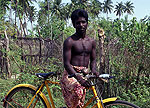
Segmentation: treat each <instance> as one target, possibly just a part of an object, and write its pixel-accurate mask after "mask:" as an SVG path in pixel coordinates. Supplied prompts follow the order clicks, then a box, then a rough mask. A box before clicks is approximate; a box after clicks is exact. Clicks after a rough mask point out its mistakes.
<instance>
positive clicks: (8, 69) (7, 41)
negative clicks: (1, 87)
mask: <svg viewBox="0 0 150 108" xmlns="http://www.w3.org/2000/svg"><path fill="white" fill-rule="evenodd" d="M4 33H5V38H6V71H7V72H8V78H10V77H11V74H12V73H11V72H10V63H9V59H8V55H7V53H8V52H9V38H8V36H7V32H6V30H5V31H4Z"/></svg>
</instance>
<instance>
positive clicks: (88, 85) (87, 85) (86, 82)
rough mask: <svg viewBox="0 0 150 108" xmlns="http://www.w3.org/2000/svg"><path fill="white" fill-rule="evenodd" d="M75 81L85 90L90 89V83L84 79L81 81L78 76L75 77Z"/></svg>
mask: <svg viewBox="0 0 150 108" xmlns="http://www.w3.org/2000/svg"><path fill="white" fill-rule="evenodd" d="M76 79H77V81H78V82H79V83H80V84H81V85H82V86H83V87H86V88H90V87H91V83H90V82H89V81H87V80H85V79H83V78H82V77H81V76H80V75H77V76H76Z"/></svg>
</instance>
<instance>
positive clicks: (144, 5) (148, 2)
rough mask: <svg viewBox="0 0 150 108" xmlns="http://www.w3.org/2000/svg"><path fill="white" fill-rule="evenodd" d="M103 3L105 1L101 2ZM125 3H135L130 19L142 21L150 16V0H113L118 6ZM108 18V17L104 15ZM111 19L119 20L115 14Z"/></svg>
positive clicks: (65, 0)
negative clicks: (134, 18)
mask: <svg viewBox="0 0 150 108" xmlns="http://www.w3.org/2000/svg"><path fill="white" fill-rule="evenodd" d="M99 1H101V2H103V1H104V0H99ZM121 1H122V2H123V3H125V2H126V1H131V2H132V3H133V6H134V7H135V8H134V13H133V15H129V19H132V18H133V17H136V18H137V20H140V19H142V18H144V17H145V16H146V15H148V16H150V0H112V2H113V4H114V5H115V4H117V2H119V3H120V2H121ZM62 2H63V3H68V2H71V0H62ZM104 17H106V15H104ZM109 17H111V18H112V19H113V18H117V17H116V16H115V14H114V13H112V14H111V15H109Z"/></svg>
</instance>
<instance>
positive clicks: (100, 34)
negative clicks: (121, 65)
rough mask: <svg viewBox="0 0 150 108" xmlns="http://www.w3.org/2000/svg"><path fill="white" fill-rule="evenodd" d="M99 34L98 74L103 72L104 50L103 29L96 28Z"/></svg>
mask: <svg viewBox="0 0 150 108" xmlns="http://www.w3.org/2000/svg"><path fill="white" fill-rule="evenodd" d="M98 36H99V51H100V52H99V57H100V70H99V71H100V74H103V73H105V51H104V39H105V35H104V30H103V29H98Z"/></svg>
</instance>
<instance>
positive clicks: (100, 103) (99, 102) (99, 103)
mask: <svg viewBox="0 0 150 108" xmlns="http://www.w3.org/2000/svg"><path fill="white" fill-rule="evenodd" d="M49 83H51V84H58V85H60V83H59V82H54V81H49V80H45V81H44V82H43V83H42V84H41V85H40V87H38V88H37V90H36V93H35V95H34V96H33V98H32V100H31V102H30V103H29V105H28V107H27V108H29V107H30V105H31V103H32V102H33V100H34V98H35V96H36V95H37V94H38V93H41V92H42V89H43V87H44V86H46V89H47V92H48V96H49V99H50V103H51V105H50V103H49V101H48V100H47V99H45V103H46V105H47V107H48V108H55V105H54V101H53V98H52V95H51V91H50V88H49V86H48V84H49ZM90 89H91V90H92V91H93V94H94V96H93V97H92V98H91V99H89V100H88V101H87V102H86V104H85V105H84V106H83V108H86V107H87V106H88V105H89V104H90V103H92V102H93V100H95V99H96V101H97V102H96V104H95V105H94V106H93V107H92V108H95V107H97V108H104V105H103V103H105V102H109V101H115V100H116V99H117V98H108V99H105V100H102V99H99V97H98V96H97V92H96V89H95V86H92V87H91V88H90ZM35 104H36V103H35Z"/></svg>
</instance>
